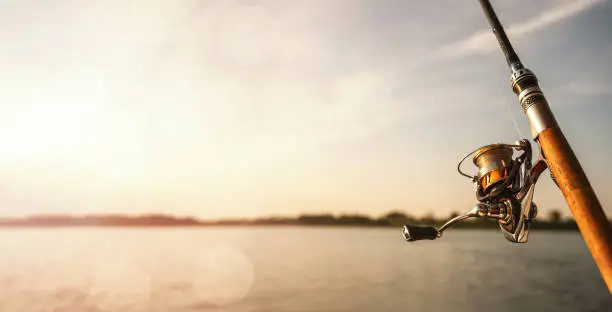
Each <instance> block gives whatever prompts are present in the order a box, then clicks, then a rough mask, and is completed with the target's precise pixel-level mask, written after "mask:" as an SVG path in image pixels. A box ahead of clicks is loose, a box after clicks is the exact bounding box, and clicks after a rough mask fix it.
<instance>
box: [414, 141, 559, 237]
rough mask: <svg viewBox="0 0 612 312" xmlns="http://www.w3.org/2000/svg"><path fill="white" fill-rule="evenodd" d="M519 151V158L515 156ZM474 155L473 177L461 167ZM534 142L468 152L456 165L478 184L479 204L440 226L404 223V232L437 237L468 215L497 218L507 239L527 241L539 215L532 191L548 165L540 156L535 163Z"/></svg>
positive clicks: (464, 174)
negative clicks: (532, 148)
mask: <svg viewBox="0 0 612 312" xmlns="http://www.w3.org/2000/svg"><path fill="white" fill-rule="evenodd" d="M515 151H516V152H518V153H519V155H518V156H517V157H516V158H514V159H513V158H512V157H513V155H514V153H515ZM470 155H474V156H473V158H472V161H473V162H474V164H475V165H476V166H477V167H478V173H477V175H475V176H470V175H468V174H466V173H464V172H463V171H462V170H461V165H462V164H463V162H464V161H465V160H466V159H467V158H468V157H470ZM531 156H532V155H531V144H530V143H529V141H528V140H525V139H523V140H520V141H518V142H516V143H515V144H513V145H511V144H491V145H487V146H483V147H481V148H479V149H476V150H474V151H472V152H471V153H469V154H467V155H466V156H465V157H463V159H462V160H461V161H460V162H459V164H458V165H457V171H459V173H460V174H461V175H463V176H465V177H467V178H469V179H470V180H472V182H473V183H474V184H475V187H476V199H477V200H478V202H479V203H478V204H476V206H474V208H472V210H470V211H469V212H468V213H466V214H464V215H460V216H457V217H455V218H452V219H450V220H449V221H448V222H446V223H445V224H444V225H442V226H441V227H440V228H438V229H436V228H435V227H432V226H427V227H423V226H413V225H404V228H403V231H402V233H403V235H404V238H405V239H406V240H407V241H409V242H412V241H417V240H422V239H430V240H433V239H436V238H440V237H441V236H442V232H444V231H445V230H446V229H448V228H449V227H451V226H452V225H454V224H456V223H458V222H460V221H463V220H465V219H468V218H476V217H480V218H488V219H492V220H496V221H497V224H498V225H499V228H500V229H501V231H502V233H504V236H505V237H506V239H507V240H509V241H511V242H513V243H525V242H527V238H528V235H529V226H530V223H531V220H533V219H534V218H535V217H536V214H537V207H536V205H535V203H533V192H534V190H535V184H536V182H537V180H538V177H539V176H540V174H541V173H542V172H543V171H544V170H546V168H548V166H547V164H546V161H545V160H544V159H543V157H542V154H541V153H540V159H538V161H537V162H536V163H535V164H534V165H533V166H532V163H531Z"/></svg>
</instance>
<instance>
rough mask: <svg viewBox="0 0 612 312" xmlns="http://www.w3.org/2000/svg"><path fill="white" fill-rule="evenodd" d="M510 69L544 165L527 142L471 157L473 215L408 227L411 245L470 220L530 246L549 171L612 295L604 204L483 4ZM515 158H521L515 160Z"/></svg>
mask: <svg viewBox="0 0 612 312" xmlns="http://www.w3.org/2000/svg"><path fill="white" fill-rule="evenodd" d="M479 1H480V5H481V7H482V9H483V11H484V13H485V15H486V17H487V20H488V21H489V24H490V25H491V28H492V30H493V34H494V35H495V37H496V39H497V41H498V43H499V46H500V47H501V50H502V52H503V53H504V56H505V58H506V62H507V63H508V67H509V68H510V72H511V75H510V85H511V88H512V91H513V92H514V93H515V94H516V95H517V96H518V101H519V103H520V104H521V107H522V108H523V111H524V113H525V115H526V116H527V119H528V120H529V123H530V124H531V132H532V136H533V139H534V141H535V142H536V143H537V144H538V145H539V148H540V156H539V159H538V160H537V161H536V162H535V163H534V164H532V161H531V156H532V155H531V144H530V143H529V141H528V140H526V139H522V140H520V141H518V142H516V143H515V144H499V143H498V144H491V145H487V146H483V147H481V148H478V149H476V150H475V151H473V152H471V153H469V154H468V155H466V156H465V157H464V158H463V159H462V160H461V161H460V162H459V165H458V166H457V170H458V171H459V173H460V174H461V175H463V176H465V177H467V178H469V179H471V180H472V182H473V183H474V184H475V186H476V198H477V200H478V204H477V205H476V206H475V207H474V208H472V210H470V211H469V212H468V213H466V214H464V215H460V216H457V217H455V218H452V219H451V220H449V221H448V222H447V223H446V224H444V225H442V226H441V227H440V228H437V229H436V228H434V227H423V226H413V225H405V226H404V227H403V230H402V234H403V236H404V238H405V239H406V240H407V241H409V242H413V241H417V240H422V239H430V240H433V239H437V238H440V237H441V236H442V233H443V232H444V231H445V230H446V229H448V228H449V227H450V226H452V225H454V224H456V223H457V222H460V221H463V220H465V219H468V218H475V217H480V218H488V219H492V220H495V221H496V222H497V224H498V225H499V228H500V229H501V231H502V233H503V234H504V236H505V238H506V239H507V240H509V241H510V242H513V243H526V242H527V239H528V236H529V228H530V224H531V222H532V221H533V220H534V219H535V217H536V215H537V206H536V205H535V203H533V193H534V189H535V185H536V182H537V180H538V177H539V176H540V174H541V173H542V172H543V171H544V170H546V169H547V168H548V169H549V170H550V175H551V177H552V179H553V181H554V182H555V184H556V185H557V186H558V187H559V188H560V189H561V192H562V193H563V196H564V197H565V201H566V202H567V205H568V206H569V208H570V211H571V213H572V215H573V216H574V219H575V220H576V224H577V225H578V229H579V230H580V233H581V234H582V237H583V238H584V240H585V242H586V245H587V246H588V248H589V251H590V253H591V255H592V256H593V259H594V260H595V263H596V264H597V266H598V267H599V270H600V273H601V275H602V277H603V279H604V281H605V283H606V284H607V286H608V289H609V290H610V292H611V293H612V229H611V228H610V223H609V221H608V218H607V217H606V214H605V213H604V211H603V208H602V206H601V203H600V202H599V199H598V198H597V195H596V194H595V191H594V190H593V187H592V186H591V184H590V182H589V180H588V178H587V176H586V174H585V172H584V170H583V169H582V166H581V165H580V162H579V161H578V158H577V157H576V155H575V153H574V151H573V150H572V148H571V147H570V144H569V142H568V141H567V139H566V138H565V135H564V134H563V132H562V131H561V127H560V125H559V123H558V122H557V120H556V119H555V117H554V115H553V113H552V111H551V109H550V106H549V105H548V101H547V100H546V97H545V96H544V93H543V92H542V90H541V89H540V87H539V84H538V79H537V78H536V76H535V74H534V73H533V72H532V71H531V70H529V69H527V68H526V67H525V66H523V63H522V62H521V60H520V59H519V57H518V55H517V54H516V52H515V51H514V48H513V47H512V44H511V43H510V39H508V36H507V35H506V32H505V31H504V28H503V26H502V24H501V22H500V21H499V19H498V18H497V15H496V14H495V11H494V10H493V7H492V6H491V3H490V2H489V0H479ZM515 152H518V156H517V157H515V158H513V155H514V154H515ZM471 155H473V157H472V161H473V163H474V165H476V167H477V168H478V171H477V174H476V175H469V174H466V173H465V172H463V171H462V170H461V165H462V163H463V162H464V161H465V160H466V159H467V158H468V157H470V156H471Z"/></svg>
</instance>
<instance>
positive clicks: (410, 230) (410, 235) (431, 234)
mask: <svg viewBox="0 0 612 312" xmlns="http://www.w3.org/2000/svg"><path fill="white" fill-rule="evenodd" d="M402 234H403V235H404V238H405V239H406V240H407V241H409V242H414V241H418V240H422V239H429V240H434V239H436V238H438V237H439V234H440V233H439V232H438V230H437V229H436V228H435V227H433V226H416V225H404V229H403V230H402Z"/></svg>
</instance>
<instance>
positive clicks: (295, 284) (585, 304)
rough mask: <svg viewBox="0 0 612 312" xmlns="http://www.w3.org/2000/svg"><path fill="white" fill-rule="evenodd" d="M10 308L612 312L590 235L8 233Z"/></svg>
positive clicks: (3, 269)
mask: <svg viewBox="0 0 612 312" xmlns="http://www.w3.org/2000/svg"><path fill="white" fill-rule="evenodd" d="M0 283H1V284H0V285H1V287H0V311H9V312H28V311H54V312H60V311H70V312H79V311H164V312H165V311H193V312H195V311H364V312H365V311H476V312H478V311H483V312H485V311H486V312H491V311H495V312H504V311H509V312H510V311H512V312H516V311H555V312H560V311H612V296H611V295H610V294H609V293H608V290H607V289H606V287H605V284H604V282H603V280H602V279H601V277H600V275H599V272H598V271H597V268H596V266H595V264H594V262H593V261H592V259H591V256H590V255H589V253H588V251H587V248H586V246H585V244H584V242H583V241H582V239H581V237H580V235H579V234H578V233H572V232H562V233H553V232H542V231H540V232H538V231H536V232H532V233H531V236H530V241H529V242H528V243H527V244H524V245H514V244H511V243H509V242H507V241H506V240H505V239H504V238H503V237H502V234H501V233H499V232H497V231H472V230H452V229H451V230H449V231H448V232H446V234H445V235H444V237H443V238H442V239H440V240H439V241H421V242H415V243H407V242H405V241H404V240H403V238H402V237H401V233H400V229H392V228H324V227H320V228H317V227H308V228H306V227H210V228H165V229H164V228H156V229H151V228H149V229H144V228H142V229H120V228H116V229H111V228H107V229H101V228H72V229H3V230H0Z"/></svg>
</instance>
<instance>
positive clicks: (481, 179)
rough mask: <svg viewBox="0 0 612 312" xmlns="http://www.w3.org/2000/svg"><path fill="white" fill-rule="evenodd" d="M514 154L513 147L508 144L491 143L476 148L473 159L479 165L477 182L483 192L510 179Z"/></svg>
mask: <svg viewBox="0 0 612 312" xmlns="http://www.w3.org/2000/svg"><path fill="white" fill-rule="evenodd" d="M513 154H514V151H513V149H512V147H511V146H509V145H506V144H491V145H487V146H484V147H481V148H479V149H478V150H476V152H475V153H474V157H473V158H472V160H473V162H474V164H475V165H476V166H477V167H478V176H477V182H478V184H479V186H480V187H481V188H482V191H483V193H485V194H486V193H487V191H488V190H489V189H490V188H491V187H492V186H494V185H498V184H501V183H503V181H505V180H506V179H508V177H509V176H510V169H511V168H512V155H513Z"/></svg>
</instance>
